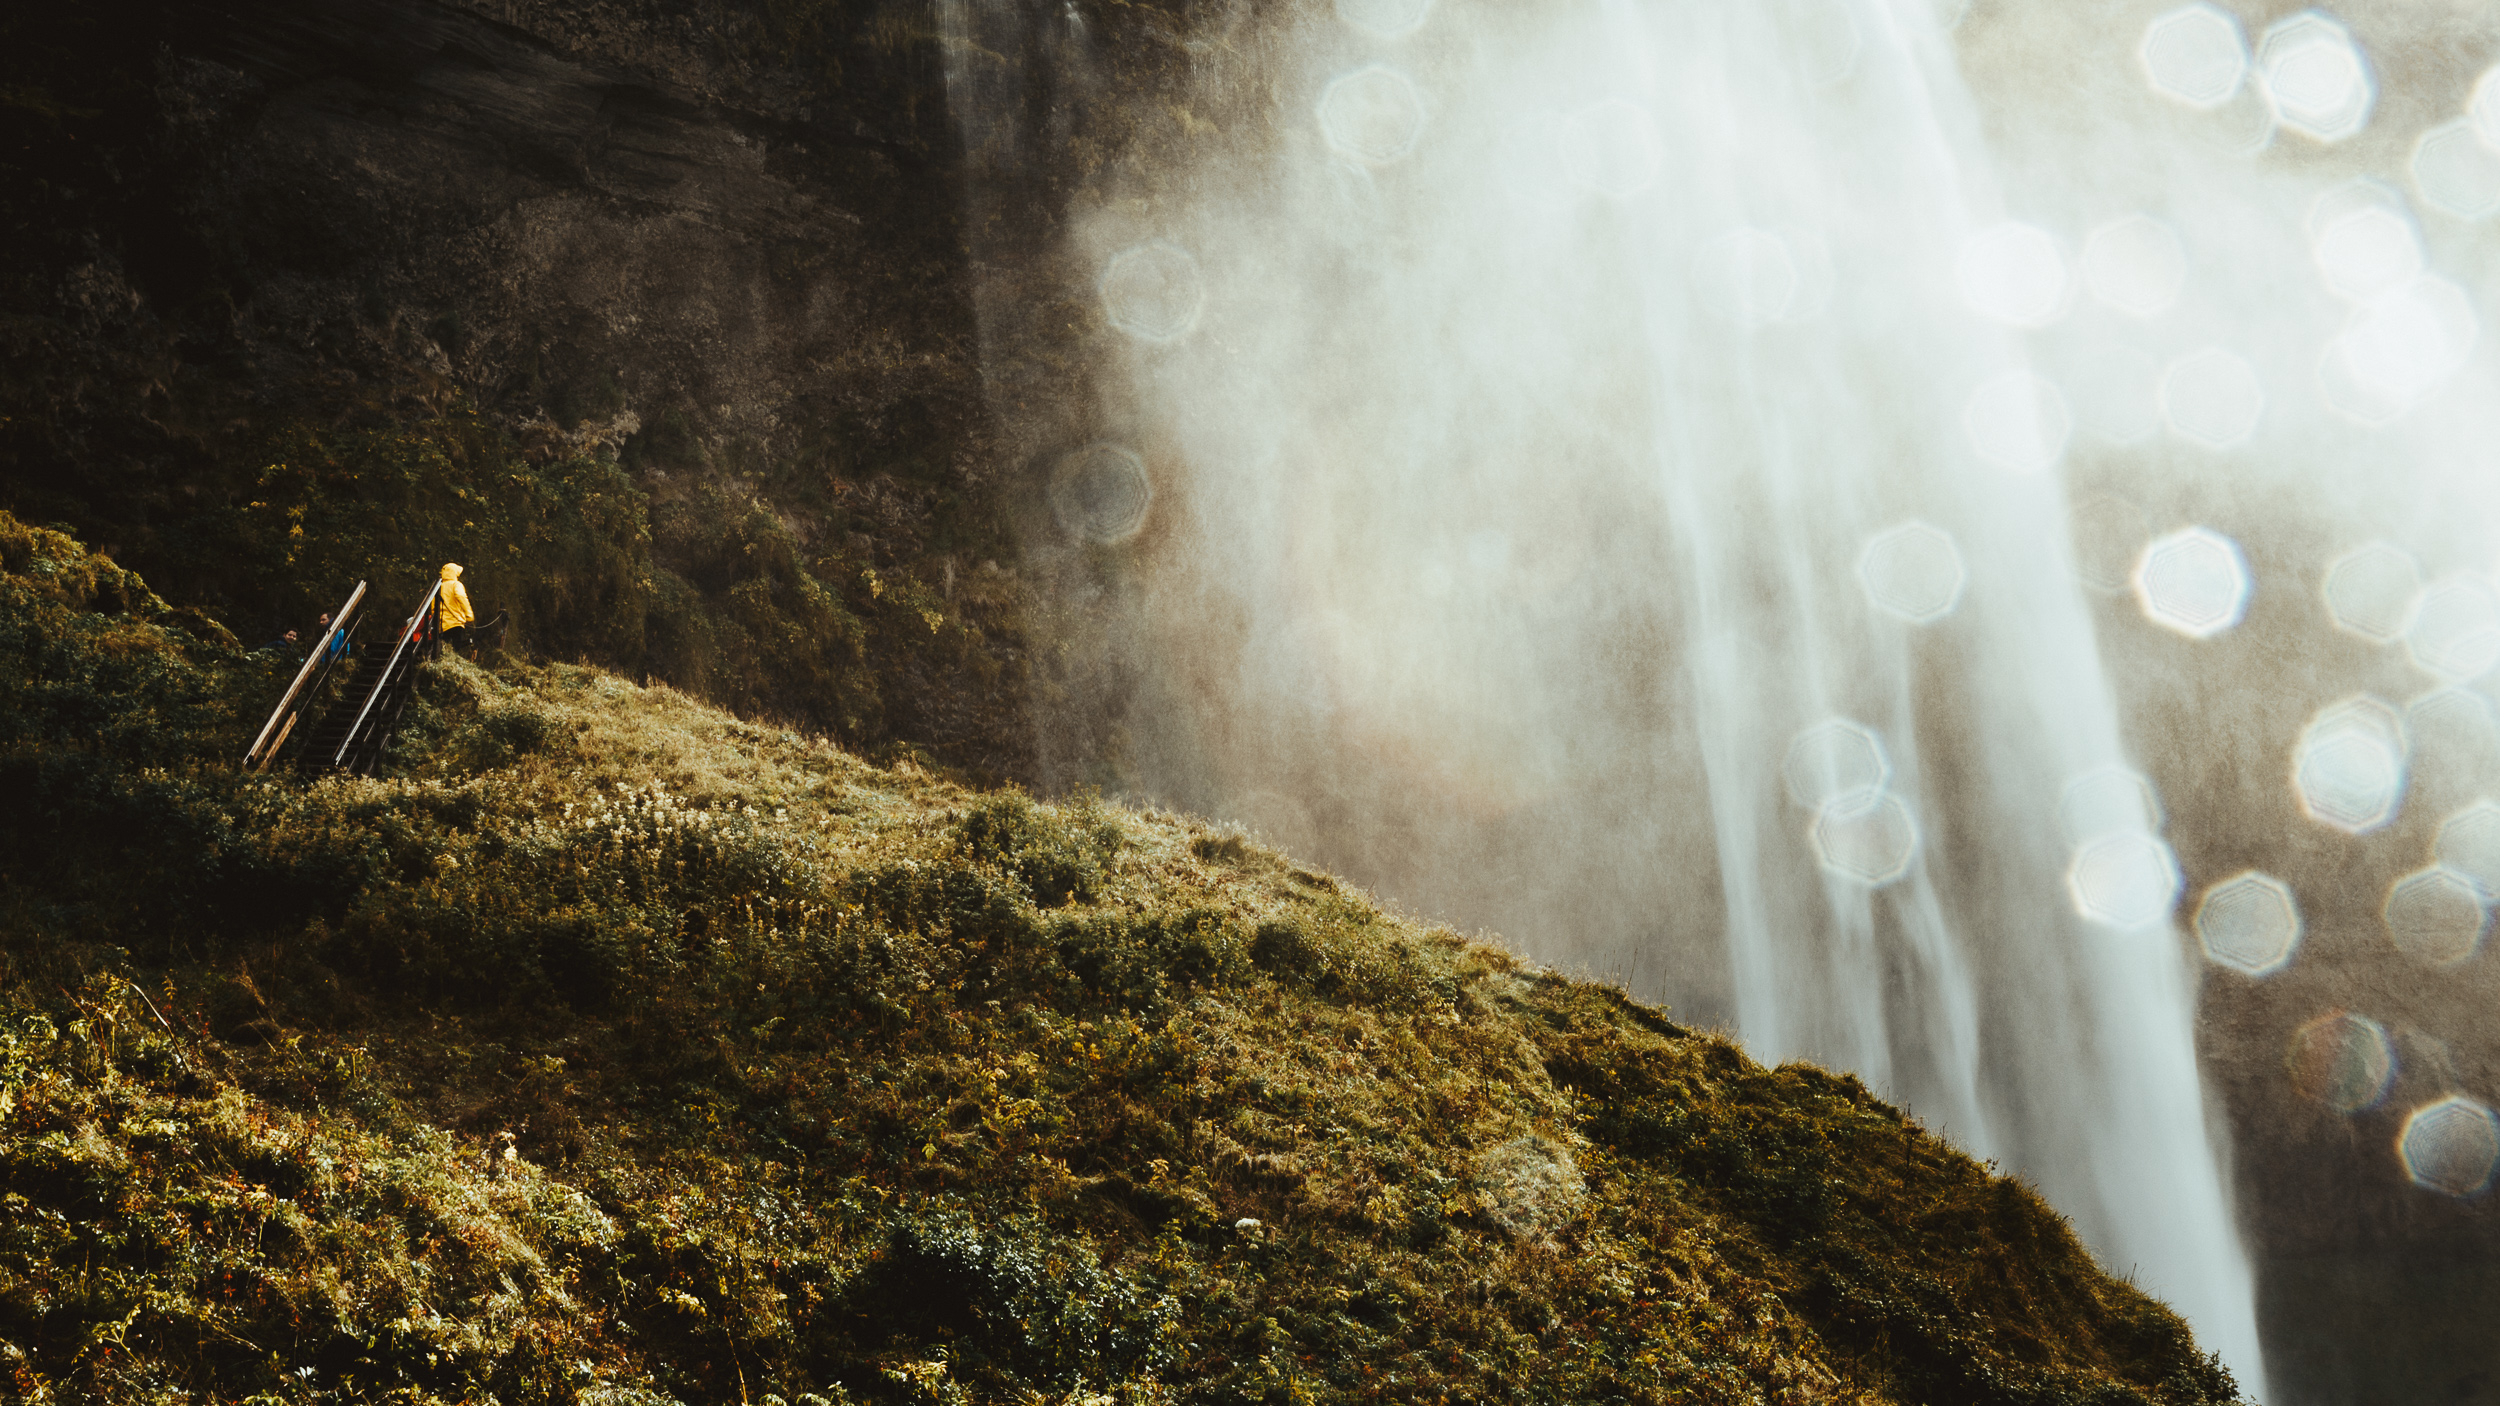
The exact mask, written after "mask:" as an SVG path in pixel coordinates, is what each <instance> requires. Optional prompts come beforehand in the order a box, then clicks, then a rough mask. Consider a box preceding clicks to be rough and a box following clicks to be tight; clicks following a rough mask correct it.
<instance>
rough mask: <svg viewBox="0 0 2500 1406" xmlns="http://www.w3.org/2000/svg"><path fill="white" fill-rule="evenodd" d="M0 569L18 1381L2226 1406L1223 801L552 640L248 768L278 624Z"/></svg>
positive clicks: (1678, 1063)
mask: <svg viewBox="0 0 2500 1406" xmlns="http://www.w3.org/2000/svg"><path fill="white" fill-rule="evenodd" d="M0 567H5V573H6V574H5V578H0V791H5V793H6V794H8V795H9V796H10V797H12V801H11V804H10V805H8V806H7V807H5V808H0V827H4V828H5V833H4V834H0V853H6V854H7V855H8V856H9V860H8V862H7V864H6V865H5V866H0V943H4V944H5V945H4V946H0V951H4V952H5V954H6V955H5V957H4V958H0V982H5V988H4V989H0V1382H8V1381H13V1382H14V1389H15V1391H16V1392H17V1393H18V1394H19V1396H20V1397H21V1398H22V1399H26V1400H33V1401H44V1400H51V1401H79V1400H96V1399H103V1400H146V1399H164V1400H176V1399H182V1400H197V1399H226V1400H235V1399H244V1398H250V1397H254V1396H256V1395H257V1396H265V1397H266V1398H267V1399H271V1400H282V1401H298V1400H368V1399H389V1400H411V1401H422V1400H441V1401H475V1400H483V1399H486V1397H487V1395H488V1394H489V1393H491V1394H492V1395H493V1397H494V1398H495V1399H498V1400H501V1401H504V1402H507V1403H509V1402H521V1401H542V1400H556V1401H566V1400H583V1401H593V1402H610V1403H623V1402H652V1401H660V1400H664V1399H666V1398H668V1397H675V1398H678V1399H682V1400H685V1401H732V1400H749V1401H758V1402H761V1401H767V1400H771V1399H774V1398H775V1397H778V1398H780V1399H782V1400H784V1401H786V1402H790V1403H805V1402H809V1401H812V1400H828V1401H839V1400H845V1399H849V1400H860V1401H868V1400H876V1401H892V1402H917V1401H929V1402H937V1401H1004V1402H1021V1401H1044V1400H1048V1401H1062V1400H1073V1401H1087V1400H1102V1399H1104V1397H1103V1396H1098V1395H1091V1394H1089V1393H1106V1394H1107V1395H1108V1396H1109V1397H1110V1398H1112V1399H1117V1400H1121V1401H1132V1402H1145V1401H1164V1400H1189V1401H1210V1402H1213V1401H1246V1400H1272V1401H1279V1402H1284V1401H1340V1400H1374V1399H1379V1400H1450V1401H1496V1400H1517V1401H1558V1402H1559V1401H1568V1402H1583V1401H1587V1402H1597V1401H1677V1402H1683V1401H1692V1402H1720V1401H1725V1402H1754V1401H1773V1402H1812V1401H1897V1402H1904V1403H1909V1402H1920V1403H1953V1402H1983V1401H1984V1402H2000V1401H2002V1402H2109V1403H2115V1402H2164V1403H2181V1404H2182V1406H2183V1404H2184V1403H2190V1402H2202V1401H2208V1400H2227V1399H2228V1398H2229V1396H2230V1389H2229V1384H2228V1379H2227V1377H2225V1376H2224V1375H2223V1374H2222V1373H2221V1372H2220V1370H2219V1369H2218V1368H2217V1367H2214V1366H2212V1365H2210V1364H2209V1363H2208V1362H2207V1361H2206V1360H2205V1359H2202V1358H2200V1357H2199V1356H2198V1354H2197V1353H2196V1352H2195V1349H2194V1345H2193V1344H2192V1342H2191V1341H2190V1340H2189V1337H2188V1334H2187V1332H2186V1330H2185V1328H2184V1327H2183V1325H2181V1324H2180V1322H2179V1321H2178V1320H2177V1319H2176V1318H2175V1317H2174V1316H2172V1315H2171V1314H2170V1313H2169V1312H2168V1311H2167V1310H2165V1309H2164V1308H2162V1307H2161V1306H2160V1305H2158V1304H2156V1303H2154V1302H2152V1301H2151V1300H2149V1299H2147V1298H2146V1297H2144V1296H2143V1295H2141V1294H2140V1293H2138V1292H2136V1291H2135V1290H2134V1289H2132V1288H2131V1287H2129V1286H2127V1285H2125V1284H2122V1283H2119V1282H2117V1281H2115V1280H2113V1279H2111V1278H2109V1277H2108V1276H2106V1275H2104V1274H2102V1273H2101V1272H2100V1271H2099V1270H2098V1269H2097V1268H2096V1267H2095V1266H2094V1265H2093V1264H2092V1263H2091V1262H2090V1260H2089V1259H2088V1257H2087V1256H2086V1255H2085V1254H2084V1253H2083V1251H2082V1250H2081V1249H2080V1248H2079V1247H2078V1246H2077V1245H2076V1243H2075V1241H2074V1240H2073V1238H2072V1236H2071V1235H2070V1234H2069V1232H2068V1230H2067V1229H2066V1227H2065V1226H2064V1224H2063V1223H2062V1222H2061V1221H2059V1219H2058V1218H2057V1217H2056V1216H2055V1215H2054V1214H2053V1213H2052V1212H2050V1211H2049V1210H2048V1209H2047V1208H2046V1207H2045V1206H2044V1205H2043V1204H2042V1203H2041V1202H2040V1201H2039V1200H2038V1198H2037V1197H2035V1196H2034V1195H2033V1194H2032V1193H2031V1192H2030V1191H2029V1190H2028V1189H2026V1188H2025V1187H2023V1186H2021V1185H2020V1184H2018V1183H2015V1182H2012V1181H2008V1180H2005V1179H2003V1178H1998V1177H1994V1176H1991V1175H1990V1174H1989V1173H1988V1171H1987V1170H1986V1169H1985V1168H1982V1167H1980V1166H1978V1165H1976V1164H1974V1163H1972V1162H1971V1161H1969V1160H1968V1159H1966V1158H1964V1157H1962V1156H1960V1155H1958V1154H1956V1153H1954V1152H1952V1151H1951V1150H1949V1149H1948V1148H1946V1147H1945V1146H1944V1145H1943V1144H1941V1143H1939V1142H1938V1141H1936V1140H1935V1139H1934V1138H1932V1137H1930V1136H1928V1135H1927V1134H1925V1133H1924V1132H1922V1131H1921V1130H1920V1129H1918V1128H1917V1127H1916V1126H1915V1125H1913V1124H1911V1123H1909V1122H1907V1121H1906V1120H1905V1119H1904V1118H1903V1117H1902V1116H1901V1115H1900V1114H1899V1113H1898V1112H1897V1111H1895V1110H1894V1109H1892V1108H1890V1107H1887V1106H1886V1105H1884V1104H1883V1103H1881V1102H1879V1101H1877V1100H1876V1099H1874V1098H1872V1097H1871V1096H1869V1095H1868V1094H1867V1092H1866V1091H1865V1090H1864V1089H1863V1088H1861V1087H1860V1086H1859V1085H1858V1084H1857V1083H1856V1082H1855V1081H1854V1080H1851V1079H1847V1078H1841V1077H1836V1076H1833V1075H1830V1074H1827V1073H1824V1072H1822V1071H1820V1070H1816V1069H1812V1068H1807V1067H1803V1066H1794V1065H1792V1066H1788V1067H1784V1068H1781V1069H1776V1070H1768V1069H1763V1068H1761V1067H1760V1066H1757V1065H1755V1064H1753V1063H1751V1062H1750V1061H1748V1060H1747V1059H1746V1058H1745V1057H1744V1056H1743V1054H1742V1053H1741V1052H1740V1051H1739V1050H1737V1049H1736V1048H1735V1047H1734V1046H1732V1045H1731V1044H1729V1043H1728V1042H1726V1041H1725V1040H1723V1039H1720V1038H1718V1037H1715V1036H1710V1035H1705V1034H1696V1033H1692V1032H1688V1031H1684V1030H1681V1029H1679V1028H1677V1027H1676V1026H1674V1025H1673V1024H1671V1023H1669V1022H1668V1021H1666V1020H1665V1019H1663V1018H1661V1017H1660V1016H1659V1015H1658V1014H1657V1013H1655V1012H1653V1011H1649V1010H1646V1009H1643V1008H1641V1007H1639V1006H1637V1005H1635V1004H1633V1003H1631V1002H1630V1001H1627V1000H1626V999H1625V998H1624V997H1623V996H1622V995H1621V994H1620V993H1619V992H1616V991H1613V990H1610V989H1607V988H1604V987H1600V986H1594V985H1589V984H1586V983H1581V982H1574V981H1568V980H1564V979H1562V978H1559V977H1557V976H1554V975H1551V974H1549V973H1542V972H1536V971H1532V970H1528V969H1524V968H1522V967H1521V966H1519V965H1518V964H1517V963H1515V962H1514V961H1513V960H1512V959H1511V958H1510V957H1508V956H1507V955H1505V954H1504V953H1503V952H1501V951H1500V950H1499V949H1497V948H1494V947H1490V946H1486V945H1483V944H1480V943H1475V942H1470V941H1467V940H1465V939H1463V938H1461V937H1460V936H1458V935H1457V934H1454V933H1451V932H1449V931H1447V930H1444V929H1438V928H1433V927H1430V926H1427V925H1424V924H1421V923H1417V922H1414V921H1411V920H1408V919H1405V918H1401V917H1398V916H1395V915H1391V914H1387V913H1384V912H1382V911H1381V910H1379V909H1378V908H1377V907H1375V906H1374V905H1373V904H1371V903H1370V902H1368V901H1367V900H1365V899H1364V898H1363V897H1362V896H1361V895H1360V894H1357V893H1354V892H1352V891H1350V890H1348V889H1347V888H1345V887H1344V886H1342V885H1340V884H1338V883H1336V882H1334V881H1332V880H1331V879H1329V878H1328V877H1326V876H1323V875H1319V874H1314V873H1311V872H1308V871H1305V870H1302V869H1299V868H1297V867H1295V866H1294V865H1293V864H1292V863H1291V862H1290V861H1289V860H1287V859H1285V858H1283V857H1281V856H1279V855H1276V854H1273V853H1271V852H1269V851H1267V850H1264V849H1262V848H1260V847H1258V846H1256V845H1255V844H1251V843H1248V842H1246V841H1244V840H1243V839H1241V838H1240V837H1238V836H1232V835H1227V834H1222V833H1218V832H1212V831H1209V830H1208V829H1206V828H1205V827H1203V826H1201V825H1199V824H1198V823H1196V822H1193V821H1191V820H1189V819H1188V818H1186V817H1181V816H1173V815H1161V814H1140V813H1136V812H1131V811H1126V810H1121V809H1118V808H1115V807H1111V806H1108V805H1099V804H1087V803H1083V802H1078V803H1074V804H1067V805H1055V806H1054V805H1040V804H1036V803H1033V802H1031V801H1029V800H1027V799H1025V798H1023V797H1021V796H1017V795H1014V794H1001V793H979V792H974V791H969V790H966V789H964V788H962V787H959V786H957V785H955V784H953V783H951V782H949V781H947V780H945V779H942V778H939V777H936V776H932V775H929V774H927V773H924V772H921V771H917V770H913V769H910V768H908V767H903V768H898V769H895V770H891V771H889V770H880V769H877V768H874V767H871V766H869V765H867V764H865V763H863V762H861V761H859V760H857V759H855V758H853V757H850V756H848V755H845V754H843V753H842V752H840V751H838V750H835V749H832V748H830V747H828V746H825V745H823V744H821V743H819V742H815V741H811V740H809V739H806V738H802V737H797V736H792V735H789V734H785V733H780V732H775V731H768V730H763V729H758V728H755V727H752V726H749V725H747V724H744V723H741V722H739V721H737V720H735V719H733V718H730V717H728V716H726V715H723V714H721V713H718V712H715V711H712V710H709V709H707V708H705V707H703V706H701V705H699V704H697V703H695V702H693V701H692V700H690V699H688V698H686V697H684V696H683V695H680V694H677V693H673V692H670V691H668V690H665V689H653V690H646V689H642V688H637V687H634V686H632V685H630V684H628V683H626V682H625V681H622V680H620V679H617V678H615V677H613V676H610V675H606V674H602V673H599V672H596V671H593V670H585V669H574V668H564V667H557V668H549V669H543V670H531V669H523V668H511V669H505V670H499V671H496V672H491V673H490V672H485V671H481V670H478V669H476V668H473V667H470V666H468V665H465V664H459V663H451V664H447V665H444V666H442V667H440V668H438V669H437V670H436V672H435V673H434V674H433V675H432V677H431V678H430V679H429V680H428V682H427V685H426V701H425V703H424V705H423V706H422V707H421V708H420V709H418V710H417V717H416V723H415V728H414V733H413V735H412V737H411V738H410V745H409V746H408V747H407V748H406V749H405V750H404V752H403V759H402V774H401V775H399V776H397V777H395V778H392V779H387V780H374V781H355V780H345V781H342V780H330V781H323V782H320V783H316V784H304V783H300V782H297V781H294V780H247V779H243V778H239V777H237V776H236V775H235V774H234V773H233V772H232V770H231V768H230V766H229V765H227V763H226V761H225V759H226V758H228V757H230V756H232V755H233V754H235V753H237V752H239V751H240V750H241V745H242V742H243V741H244V740H245V738H246V733H247V731H248V729H249V728H250V727H251V726H252V725H254V724H256V722H257V719H256V718H254V717H252V716H251V713H252V712H253V710H254V709H255V708H257V707H259V706H262V704H263V703H264V699H265V696H266V695H269V694H272V693H274V691H275V687H276V674H277V672H278V671H277V668H276V667H275V666H274V665H273V664H271V663H269V662H267V661H258V660H254V659H252V658H250V657H248V656H243V655H240V654H238V653H236V652H234V651H233V650H232V649H231V647H230V646H226V645H221V644H216V643H211V642H204V641H203V640H201V639H199V638H197V637H195V636H194V635H191V634H186V633H184V632H183V631H182V630H181V629H179V628H178V622H177V621H176V620H175V617H173V616H172V615H171V613H169V612H166V611H165V610H164V609H163V608H162V606H161V604H159V603H158V602H156V601H155V600H154V598H153V597H150V596H148V595H147V594H146V592H145V588H144V587H143V586H141V585H140V584H139V583H137V582H136V580H135V579H132V578H128V577H127V576H126V575H125V574H123V573H120V572H118V571H117V570H115V569H113V568H111V567H110V566H109V564H105V563H101V562H99V561H98V560H97V559H95V558H92V557H88V556H86V555H85V554H84V553H83V552H81V551H80V549H79V548H78V547H77V545H76V544H75V543H72V542H70V541H69V540H68V539H66V538H61V537H58V536H55V535H51V534H46V533H41V532H35V531H30V530H27V529H24V528H22V527H20V526H19V525H17V524H16V523H14V522H13V521H10V520H7V519H5V518H0ZM505 1128H509V1129H511V1130H513V1131H514V1132H515V1133H516V1134H517V1135H518V1146H519V1149H520V1152H521V1157H522V1160H521V1161H520V1162H519V1163H518V1164H517V1166H515V1167H514V1168H513V1169H512V1170H510V1171H509V1172H508V1173H506V1174H504V1175H500V1176H490V1175H489V1173H488V1165H487V1157H486V1154H485V1149H486V1148H487V1147H488V1146H490V1145H491V1143H490V1139H491V1135H492V1134H493V1133H494V1132H496V1131H497V1130H499V1129H505Z"/></svg>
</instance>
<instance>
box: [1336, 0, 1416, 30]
mask: <svg viewBox="0 0 2500 1406" xmlns="http://www.w3.org/2000/svg"><path fill="white" fill-rule="evenodd" d="M1431 13H1432V0H1337V18H1339V19H1341V20H1344V21H1345V22H1346V23H1347V24H1350V25H1352V26H1354V27H1355V28H1356V29H1359V30H1361V31H1363V32H1364V33H1366V34H1370V35H1374V36H1376V37H1378V38H1382V39H1403V38H1405V37H1406V36H1407V35H1409V34H1412V33H1414V32H1415V31H1416V30H1418V29H1421V28H1423V25H1424V20H1425V19H1426V18H1427V17H1428V16H1430V15H1431Z"/></svg>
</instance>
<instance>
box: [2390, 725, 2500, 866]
mask: <svg viewBox="0 0 2500 1406" xmlns="http://www.w3.org/2000/svg"><path fill="white" fill-rule="evenodd" d="M2405 728H2406V730H2407V731H2408V732H2409V733H2410V734H2411V735H2412V737H2413V748H2414V750H2415V751H2417V752H2421V753H2423V754H2425V755H2428V756H2436V757H2440V758H2443V759H2444V760H2445V761H2446V762H2447V763H2448V764H2449V766H2451V767H2454V766H2458V765H2463V766H2467V767H2472V768H2475V769H2476V770H2477V771H2479V770H2480V769H2481V768H2482V767H2484V766H2487V765H2488V764H2490V763H2491V762H2492V761H2493V760H2494V759H2500V720H2496V719H2495V718H2494V717H2493V714H2492V710H2491V700H2490V699H2488V698H2485V697H2484V696H2483V695H2481V694H2480V693H2477V692H2475V691H2474V690H2472V689H2470V688H2456V687H2453V686H2451V687H2447V688H2434V689H2432V690H2431V691H2430V692H2428V693H2425V694H2423V695H2421V696H2420V697H2418V698H2415V699H2414V700H2412V701H2411V702H2409V703H2407V704H2406V705H2405ZM2450 867H2451V868H2454V867H2456V866H2454V865H2451V866H2450ZM2493 892H2494V893H2500V888H2496V889H2494V890H2493Z"/></svg>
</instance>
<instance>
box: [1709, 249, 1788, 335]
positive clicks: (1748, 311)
mask: <svg viewBox="0 0 2500 1406" xmlns="http://www.w3.org/2000/svg"><path fill="white" fill-rule="evenodd" d="M1803 283H1804V280H1803V279H1802V277H1801V276H1800V274H1799V272H1798V268H1797V260H1796V258H1795V257H1794V256H1793V255H1792V254H1791V253H1790V252H1789V248H1788V241H1787V240H1785V239H1782V238H1781V237H1780V236H1779V235H1777V234H1775V233H1773V232H1771V231H1770V230H1765V229H1733V230H1729V231H1728V232H1727V233H1725V234H1722V235H1720V236H1718V237H1717V238H1715V239H1712V240H1710V241H1709V242H1708V243H1706V244H1704V245H1702V246H1701V249H1700V250H1699V252H1697V253H1696V254H1695V255H1694V256H1693V285H1694V289H1695V291H1696V292H1697V293H1698V294H1699V295H1700V297H1701V301H1702V303H1703V305H1704V306H1706V307H1708V308H1709V309H1710V310H1711V311H1712V312H1714V313H1717V314H1718V315H1719V316H1721V317H1723V318H1726V319H1727V320H1728V321H1730V322H1733V323H1736V324H1737V325H1738V326H1740V327H1760V326H1764V325H1766V324H1768V323H1774V322H1780V321H1784V320H1786V319H1787V318H1788V317H1789V316H1790V315H1791V314H1792V313H1793V312H1794V311H1796V310H1797V308H1798V305H1799V303H1800V302H1801V301H1802V297H1801V295H1802V294H1803V292H1804V287H1803Z"/></svg>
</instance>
